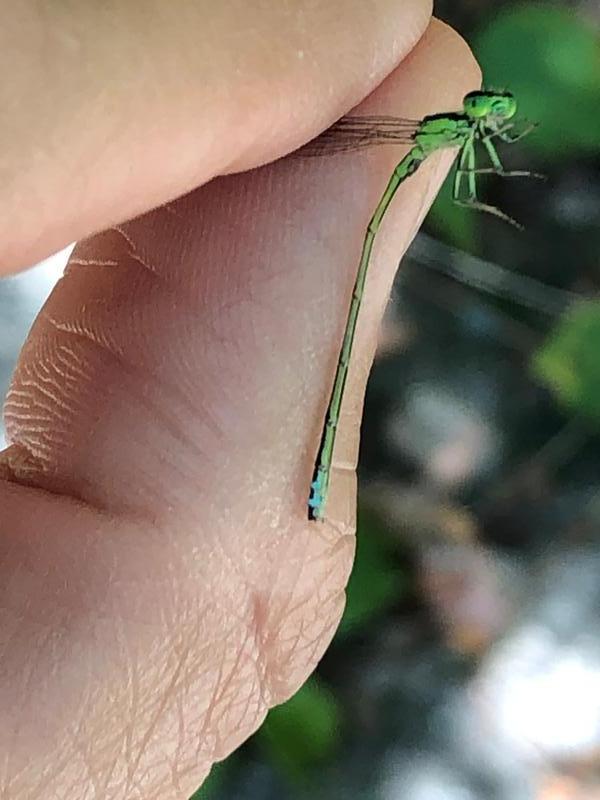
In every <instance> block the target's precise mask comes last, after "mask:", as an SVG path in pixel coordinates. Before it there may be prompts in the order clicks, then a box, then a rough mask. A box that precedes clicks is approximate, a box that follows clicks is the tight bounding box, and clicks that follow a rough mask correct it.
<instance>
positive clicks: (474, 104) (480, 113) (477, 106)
mask: <svg viewBox="0 0 600 800" xmlns="http://www.w3.org/2000/svg"><path fill="white" fill-rule="evenodd" d="M463 109H464V112H465V114H468V115H469V116H470V117H472V118H474V119H481V118H483V117H487V116H488V114H490V112H491V104H490V98H489V96H488V95H486V94H485V93H484V92H470V93H469V94H468V95H466V97H465V99H464V100H463Z"/></svg>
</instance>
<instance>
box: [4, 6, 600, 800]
mask: <svg viewBox="0 0 600 800" xmlns="http://www.w3.org/2000/svg"><path fill="white" fill-rule="evenodd" d="M436 14H437V16H439V17H441V18H442V19H444V20H445V21H447V22H448V23H450V24H451V25H452V26H453V27H455V28H457V29H458V30H459V31H460V32H461V33H462V34H463V35H464V36H465V38H466V39H467V41H468V42H469V43H470V44H471V46H472V47H473V50H474V51H475V54H476V56H477V58H478V59H479V61H480V63H481V65H482V67H483V72H484V75H485V83H486V87H490V88H509V89H510V90H511V91H512V92H513V93H514V94H515V95H516V96H517V98H518V100H519V112H520V114H519V116H520V117H525V118H527V119H529V120H537V121H538V122H539V123H540V127H539V128H538V129H537V130H536V131H535V133H534V134H533V135H531V136H530V137H527V138H525V139H523V140H521V141H520V142H518V143H517V144H515V145H513V146H511V147H505V148H503V149H502V150H501V155H502V158H503V161H504V163H505V166H506V168H508V169H531V170H534V171H537V172H542V173H544V174H546V175H547V177H548V180H547V181H546V182H541V181H536V180H528V179H510V180H506V179H505V180H502V179H499V178H497V177H495V176H494V177H490V178H489V179H487V178H486V180H485V183H483V182H482V191H481V194H482V195H483V196H485V198H486V200H487V201H488V202H491V203H494V204H496V205H499V206H500V207H501V208H503V209H504V210H506V211H507V213H509V214H510V215H511V216H514V217H516V218H517V219H518V220H520V221H521V222H522V223H523V224H524V225H525V227H526V230H525V232H524V233H520V232H519V231H517V230H515V229H512V228H511V227H510V226H508V225H506V224H505V223H503V222H502V221H501V220H498V219H496V218H494V217H490V216H486V215H484V214H477V213H474V212H469V211H465V210H463V209H461V208H458V207H457V206H455V205H453V204H452V202H451V200H450V191H449V189H450V187H449V184H446V186H445V187H444V189H443V191H442V192H441V194H440V196H439V198H438V200H437V201H436V204H435V206H434V208H433V209H432V211H431V213H430V215H429V217H428V219H427V222H426V224H425V226H424V229H423V231H422V232H421V233H420V234H419V236H418V237H417V239H416V241H415V242H414V244H413V245H412V247H411V249H410V250H409V252H408V254H407V255H406V257H405V258H404V259H403V263H402V269H401V270H400V272H399V275H398V278H397V281H396V285H395V288H394V292H393V296H392V300H391V302H390V306H389V309H388V313H387V316H386V319H385V321H384V325H383V327H382V332H381V337H380V346H379V352H378V357H377V360H376V364H375V368H374V370H373V373H372V376H371V380H370V384H369V389H368V393H367V402H366V410H365V419H364V425H363V436H362V450H361V464H360V498H359V525H358V545H357V558H356V564H355V567H354V571H353V574H352V578H351V580H350V585H349V590H348V602H347V608H346V612H345V615H344V619H343V621H342V624H341V627H340V629H339V631H338V633H337V635H336V637H335V640H334V642H333V644H332V645H331V647H330V648H329V650H328V652H327V654H326V655H325V657H324V659H323V661H322V662H321V664H320V666H319V669H318V670H317V672H316V673H315V674H314V675H313V676H312V677H311V678H310V679H309V681H308V682H307V683H306V684H305V686H304V687H303V688H302V689H301V690H300V692H299V693H298V694H297V695H296V696H295V697H294V698H292V700H290V701H289V702H288V703H287V704H285V705H283V706H280V707H279V708H277V709H274V710H273V711H272V712H271V713H270V714H269V716H268V718H267V720H266V722H265V724H264V725H263V727H262V728H261V730H260V731H258V733H257V734H256V735H255V736H254V737H253V738H252V739H251V740H250V741H249V742H247V743H246V744H245V745H244V746H243V747H242V748H241V749H240V750H239V751H238V752H237V753H235V754H234V755H233V756H232V757H230V758H229V759H228V760H227V761H225V762H223V763H222V764H219V765H217V767H215V769H214V770H213V773H212V774H211V776H210V778H209V780H208V782H207V783H206V784H205V786H204V787H203V788H202V789H201V790H200V791H199V792H197V793H196V794H195V795H194V800H225V798H227V800H246V798H248V800H250V798H252V800H304V798H316V799H320V798H323V799H324V800H325V799H326V800H338V798H339V800H341V799H342V798H344V800H600V491H599V488H600V450H599V444H600V436H599V434H600V299H598V298H597V292H598V286H599V285H600V3H599V2H598V0H571V2H562V3H550V2H541V3H529V2H516V3H515V2H513V3H506V2H501V1H500V0H438V2H437V3H436ZM440 110H446V109H440ZM64 260H65V254H64V253H63V254H61V255H59V256H57V257H56V258H54V259H49V260H48V261H47V262H44V264H42V265H39V266H38V267H37V268H36V269H35V270H33V271H30V272H28V273H26V274H24V275H21V276H18V277H16V278H10V279H8V280H4V281H3V282H2V283H0V320H1V325H2V337H1V338H0V393H2V392H4V391H6V388H7V383H8V379H9V376H10V373H11V371H12V368H13V366H14V362H15V360H16V355H17V351H18V348H19V346H20V345H21V343H22V341H23V339H24V337H25V335H26V332H27V330H28V328H29V325H30V324H31V322H32V320H33V318H34V316H35V314H36V313H37V310H38V308H39V306H40V305H41V303H42V302H43V300H44V299H45V297H46V295H47V293H48V292H49V290H50V288H51V286H52V285H53V284H54V282H55V281H56V279H57V278H58V276H59V274H60V272H61V270H62V266H63V264H64Z"/></svg>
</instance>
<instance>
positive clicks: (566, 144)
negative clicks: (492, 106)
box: [472, 2, 600, 158]
mask: <svg viewBox="0 0 600 800" xmlns="http://www.w3.org/2000/svg"><path fill="white" fill-rule="evenodd" d="M472 44H473V50H474V52H475V55H476V57H477V59H478V60H479V63H480V64H481V66H482V68H483V75H484V84H485V86H486V88H492V89H502V88H504V87H506V88H508V89H510V91H512V92H513V93H514V94H515V96H516V97H517V100H518V103H519V115H520V116H524V117H527V118H528V119H530V120H535V121H537V122H539V123H540V126H539V128H538V129H537V130H536V131H535V133H534V134H533V135H532V136H528V137H527V138H526V139H524V140H523V146H524V147H529V148H532V149H537V150H538V151H540V152H544V153H545V154H546V155H547V156H552V155H555V156H559V155H560V157H561V158H562V157H564V154H565V153H570V154H577V153H586V152H588V153H589V152H596V151H597V149H598V141H599V140H600V114H599V113H598V108H599V107H600V81H599V80H598V75H600V38H599V34H598V30H597V29H596V28H594V26H593V25H592V24H591V22H588V21H586V19H585V17H584V15H583V14H578V13H577V11H576V9H573V8H567V7H566V6H563V5H560V4H558V3H555V4H554V3H549V2H545V3H522V4H519V5H515V6H513V7H510V8H507V9H505V10H504V11H502V12H501V13H499V14H498V15H497V16H495V17H494V18H493V19H492V21H491V22H490V23H489V24H488V25H487V26H486V27H485V29H483V30H482V31H480V33H479V34H478V35H476V36H475V37H474V40H473V42H472Z"/></svg>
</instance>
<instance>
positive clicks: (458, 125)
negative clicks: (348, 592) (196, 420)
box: [299, 91, 542, 520]
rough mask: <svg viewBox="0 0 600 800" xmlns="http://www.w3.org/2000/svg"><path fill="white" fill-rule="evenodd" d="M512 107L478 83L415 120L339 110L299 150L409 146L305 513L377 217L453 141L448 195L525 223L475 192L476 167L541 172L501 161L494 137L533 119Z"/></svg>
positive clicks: (387, 198)
mask: <svg viewBox="0 0 600 800" xmlns="http://www.w3.org/2000/svg"><path fill="white" fill-rule="evenodd" d="M516 112H517V101H516V99H515V97H514V96H513V95H512V94H511V93H510V92H504V91H502V92H496V91H475V92H470V93H469V94H467V95H466V96H465V97H464V99H463V108H462V111H461V112H450V113H446V114H432V115H430V116H426V117H424V118H423V119H422V120H420V121H415V120H406V119H399V118H396V117H390V116H365V117H343V118H342V119H341V120H339V122H337V123H335V124H334V125H333V126H332V127H331V128H329V129H328V130H327V131H325V133H323V134H322V135H321V136H320V137H318V138H317V139H315V140H314V142H310V143H309V144H308V145H305V146H304V147H303V148H302V149H301V150H300V151H299V155H301V156H319V155H326V154H328V153H342V152H345V151H351V150H357V149H360V148H363V147H370V146H372V145H375V144H409V145H410V146H411V148H410V150H409V151H408V153H407V154H406V155H405V156H404V158H403V159H402V160H401V161H400V162H399V163H398V165H397V166H396V168H395V169H394V171H393V173H392V175H391V177H390V179H389V182H388V185H387V186H386V189H385V191H384V193H383V195H382V196H381V199H380V201H379V203H378V204H377V207H376V208H375V211H374V213H373V216H372V217H371V220H370V222H369V224H368V226H367V232H366V235H365V239H364V243H363V247H362V253H361V256H360V261H359V265H358V271H357V274H356V281H355V284H354V289H353V292H352V300H351V302H350V310H349V312H348V319H347V322H346V327H345V330H344V336H343V339H342V346H341V349H340V356H339V359H338V364H337V368H336V373H335V378H334V382H333V389H332V392H331V399H330V401H329V406H328V408H327V412H326V415H325V424H324V427H323V433H322V436H321V444H320V447H319V451H318V453H317V458H316V462H315V467H314V472H313V477H312V482H311V486H310V494H309V498H308V516H309V518H310V519H314V520H322V519H323V518H324V516H325V505H326V502H327V494H328V490H329V480H330V474H331V468H332V457H333V448H334V445H335V438H336V433H337V428H338V423H339V417H340V409H341V405H342V400H343V397H344V389H345V385H346V377H347V375H348V365H349V363H350V357H351V354H352V345H353V343H354V335H355V332H356V322H357V319H358V312H359V309H360V304H361V301H362V297H363V292H364V286H365V279H366V276H367V270H368V267H369V261H370V257H371V250H372V249H373V242H374V240H375V236H376V235H377V231H378V230H379V226H380V225H381V221H382V219H383V217H384V216H385V213H386V211H387V209H388V208H389V205H390V203H391V201H392V199H393V197H394V195H395V194H396V191H397V189H398V187H399V186H400V184H401V183H402V182H403V181H404V180H406V178H408V177H410V176H411V175H413V174H414V173H415V172H416V171H417V169H418V168H419V167H420V166H421V164H422V163H423V162H424V161H425V159H426V158H427V157H428V156H430V155H431V154H432V153H435V152H436V151H438V150H442V149H446V148H453V147H454V148H457V149H458V154H457V155H458V160H457V164H456V167H455V171H454V182H453V190H452V197H453V200H454V201H455V202H456V203H459V204H460V205H463V206H468V207H469V208H474V209H477V210H479V211H485V212H487V213H488V214H494V215H495V216H497V217H500V218H501V219H503V220H505V221H506V222H508V223H510V224H511V225H514V226H515V227H517V228H521V227H522V226H521V225H520V224H519V223H518V222H516V220H514V219H512V217H509V216H508V215H507V214H505V213H504V212H503V211H501V210H500V209H499V208H496V207H495V206H491V205H488V204H487V203H482V202H481V201H480V200H479V198H478V196H477V176H478V175H481V174H490V173H493V174H496V175H500V176H502V177H514V176H534V177H542V176H539V175H537V173H533V172H529V171H525V170H511V171H507V170H505V169H504V167H503V166H502V162H501V161H500V157H499V156H498V153H497V151H496V147H495V144H494V140H500V141H502V142H505V143H507V144H512V143H514V142H516V141H518V140H519V139H521V138H522V137H523V136H526V135H527V134H528V133H530V132H531V131H532V130H533V128H534V127H535V125H527V126H525V127H524V128H523V129H522V130H520V131H519V130H518V129H517V127H516V125H515V122H514V121H513V120H514V117H515V114H516ZM477 144H480V145H481V146H482V147H483V149H484V151H485V153H486V154H487V157H488V159H489V163H490V165H491V166H488V167H483V168H481V167H478V166H477V165H476V150H475V148H476V145H477Z"/></svg>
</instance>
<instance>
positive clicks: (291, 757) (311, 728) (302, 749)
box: [256, 675, 342, 783]
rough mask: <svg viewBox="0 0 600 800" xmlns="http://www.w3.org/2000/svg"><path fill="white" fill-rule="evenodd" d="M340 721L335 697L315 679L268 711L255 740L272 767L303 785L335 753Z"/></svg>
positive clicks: (338, 707)
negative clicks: (312, 771)
mask: <svg viewBox="0 0 600 800" xmlns="http://www.w3.org/2000/svg"><path fill="white" fill-rule="evenodd" d="M341 717H342V714H341V710H340V706H339V704H338V702H337V700H336V699H335V697H334V695H333V694H332V692H331V691H330V690H329V689H328V688H327V687H326V686H325V685H324V684H323V683H322V682H321V681H320V680H319V679H318V678H317V677H316V676H314V675H313V676H312V677H311V678H309V680H308V681H307V682H306V683H305V684H304V686H303V687H302V688H301V689H300V690H299V691H298V692H297V693H296V694H295V695H294V696H293V697H291V698H290V699H289V700H288V701H287V703H284V704H283V705H281V706H277V708H273V709H271V711H269V714H268V716H267V719H266V720H265V722H264V724H263V726H262V728H261V729H260V730H259V731H258V733H257V734H256V738H257V741H258V742H259V743H260V745H261V746H262V747H263V748H264V749H265V750H266V752H267V755H268V757H269V760H270V762H271V763H272V764H274V765H276V766H278V767H279V768H280V769H281V771H282V772H283V773H284V774H285V775H286V776H287V777H288V778H289V779H290V780H291V781H292V782H294V783H303V782H305V781H306V779H307V778H308V777H309V773H310V769H311V768H312V767H314V766H315V765H317V764H318V763H320V762H321V761H323V760H325V759H327V758H329V757H331V754H332V752H333V751H334V750H335V749H336V747H337V745H338V742H339V735H340V729H341V724H342V720H341Z"/></svg>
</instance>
